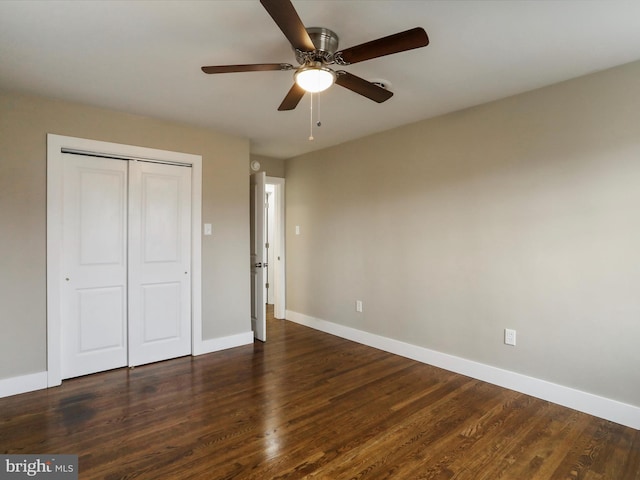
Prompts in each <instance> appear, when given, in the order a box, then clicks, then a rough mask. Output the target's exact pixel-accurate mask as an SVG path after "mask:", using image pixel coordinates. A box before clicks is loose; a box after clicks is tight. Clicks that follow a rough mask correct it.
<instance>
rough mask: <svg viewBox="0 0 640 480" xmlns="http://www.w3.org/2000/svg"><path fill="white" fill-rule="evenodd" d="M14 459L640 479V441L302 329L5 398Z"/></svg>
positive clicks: (97, 472) (305, 473) (206, 470)
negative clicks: (39, 456)
mask: <svg viewBox="0 0 640 480" xmlns="http://www.w3.org/2000/svg"><path fill="white" fill-rule="evenodd" d="M0 452H3V453H17V454H20V453H25V454H26V453H59V454H62V453H68V454H78V455H79V469H80V476H79V478H80V479H134V478H135V479H149V478H154V479H155V478H158V479H160V478H162V479H187V478H194V479H231V478H235V479H261V480H262V479H276V478H290V479H301V478H318V479H332V480H334V479H385V478H388V479H401V480H403V479H437V480H444V479H458V480H481V479H486V480H496V479H513V480H530V479H558V480H568V479H572V480H575V479H583V480H604V479H607V480H633V479H640V432H639V431H636V430H633V429H630V428H625V427H622V426H620V425H617V424H614V423H611V422H608V421H605V420H601V419H598V418H595V417H591V416H588V415H585V414H582V413H578V412H576V411H573V410H570V409H567V408H563V407H560V406H557V405H554V404H551V403H549V402H545V401H542V400H538V399H535V398H532V397H529V396H526V395H523V394H519V393H516V392H513V391H509V390H505V389H503V388H500V387H496V386H493V385H490V384H487V383H483V382H480V381H477V380H473V379H471V378H467V377H464V376H461V375H456V374H453V373H449V372H446V371H444V370H440V369H437V368H434V367H430V366H427V365H423V364H420V363H418V362H415V361H412V360H408V359H405V358H402V357H398V356H394V355H391V354H388V353H385V352H381V351H378V350H375V349H372V348H369V347H366V346H363V345H359V344H357V343H352V342H349V341H347V340H343V339H340V338H338V337H334V336H331V335H327V334H324V333H321V332H317V331H314V330H311V329H309V328H305V327H302V326H300V325H296V324H294V323H291V322H286V321H281V320H273V319H269V321H268V342H267V343H266V344H262V343H256V344H254V345H251V346H246V347H239V348H234V349H230V350H226V351H222V352H218V353H213V354H209V355H203V356H200V357H185V358H179V359H175V360H170V361H166V362H161V363H156V364H152V365H147V366H143V367H138V368H135V369H133V370H129V369H120V370H113V371H109V372H104V373H100V374H96V375H90V376H87V377H82V378H77V379H73V380H67V381H65V382H63V385H62V386H61V387H57V388H53V389H49V390H42V391H38V392H32V393H27V394H23V395H17V396H14V397H9V398H4V399H0Z"/></svg>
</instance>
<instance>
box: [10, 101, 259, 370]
mask: <svg viewBox="0 0 640 480" xmlns="http://www.w3.org/2000/svg"><path fill="white" fill-rule="evenodd" d="M47 133H55V134H59V135H66V136H72V137H81V138H89V139H92V140H101V141H107V142H115V143H124V144H129V145H138V146H143V147H150V148H157V149H163V150H172V151H178V152H185V153H192V154H197V155H202V162H203V179H202V182H203V188H202V192H203V193H202V196H203V198H202V220H203V222H206V223H212V224H213V227H214V233H215V235H213V236H212V237H208V236H207V237H203V239H202V299H203V300H202V303H203V304H202V321H203V339H205V340H206V339H211V338H217V337H224V336H228V335H233V334H238V333H245V332H247V331H249V330H250V329H251V323H250V312H249V309H250V303H249V300H250V298H249V295H250V290H249V288H250V285H249V276H248V274H247V270H246V265H247V255H248V251H249V231H248V229H249V202H248V198H249V186H248V181H247V173H246V168H247V163H248V159H249V142H248V140H245V139H242V138H237V137H232V136H228V135H224V134H220V133H217V132H215V131H211V130H206V129H200V128H194V127H190V126H185V125H179V124H173V123H168V122H163V121H159V120H154V119H150V118H145V117H140V116H135V115H128V114H124V113H119V112H114V111H109V110H104V109H98V108H92V107H87V106H82V105H78V104H72V103H66V102H60V101H54V100H49V99H44V98H38V97H32V96H24V95H18V94H14V93H8V92H0V229H1V231H2V235H1V236H0V262H1V263H0V331H1V332H2V334H1V335H0V379H2V378H9V377H14V376H19V375H23V374H28V373H34V372H41V371H44V370H46V282H45V274H46V270H45V267H46V258H45V251H46V237H45V234H46V134H47Z"/></svg>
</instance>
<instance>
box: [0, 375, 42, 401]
mask: <svg viewBox="0 0 640 480" xmlns="http://www.w3.org/2000/svg"><path fill="white" fill-rule="evenodd" d="M43 388H47V372H38V373H30V374H28V375H20V376H19V377H11V378H3V379H0V398H3V397H10V396H11V395H18V394H20V393H27V392H33V391H34V390H41V389H43Z"/></svg>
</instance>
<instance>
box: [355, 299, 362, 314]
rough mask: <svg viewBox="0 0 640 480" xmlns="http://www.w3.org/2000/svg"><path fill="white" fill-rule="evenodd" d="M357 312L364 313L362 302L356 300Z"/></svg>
mask: <svg viewBox="0 0 640 480" xmlns="http://www.w3.org/2000/svg"><path fill="white" fill-rule="evenodd" d="M356 312H359V313H362V300H356Z"/></svg>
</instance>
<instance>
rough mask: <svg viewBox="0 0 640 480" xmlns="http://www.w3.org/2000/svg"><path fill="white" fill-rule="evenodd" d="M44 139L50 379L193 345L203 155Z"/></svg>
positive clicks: (177, 352)
mask: <svg viewBox="0 0 640 480" xmlns="http://www.w3.org/2000/svg"><path fill="white" fill-rule="evenodd" d="M47 142H48V145H47V148H48V151H47V346H48V358H47V360H48V361H47V364H48V365H47V370H48V385H49V386H54V385H59V384H60V383H61V381H62V379H63V378H70V377H73V376H77V375H84V374H87V373H92V372H94V371H100V370H104V369H108V368H117V367H119V366H124V365H129V366H133V365H140V364H143V363H150V362H153V361H158V360H162V359H166V358H173V357H176V356H182V355H186V354H189V353H191V352H192V351H194V350H195V348H194V346H195V345H197V344H198V343H201V341H202V340H201V314H200V307H199V306H200V298H201V297H200V295H201V293H200V292H201V283H200V281H201V280H200V277H201V273H200V252H201V247H200V228H199V225H200V198H201V168H202V165H201V157H199V156H196V155H189V154H181V153H177V152H168V151H162V150H154V149H147V148H142V147H133V146H128V145H120V144H111V143H106V142H97V141H92V140H85V139H77V138H73V137H62V136H57V135H49V136H48V139H47ZM71 272H73V273H71ZM109 275H111V276H109ZM69 331H71V332H72V334H69ZM70 345H71V349H70ZM196 348H197V347H196ZM70 352H71V353H70ZM95 359H97V360H95ZM94 360H95V361H94Z"/></svg>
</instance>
